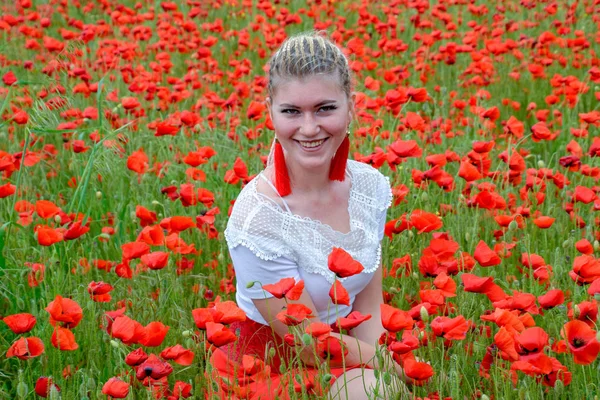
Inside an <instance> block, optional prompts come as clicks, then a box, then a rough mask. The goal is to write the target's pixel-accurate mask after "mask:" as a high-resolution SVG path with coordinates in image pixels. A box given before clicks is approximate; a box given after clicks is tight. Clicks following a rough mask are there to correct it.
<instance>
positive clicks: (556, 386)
mask: <svg viewBox="0 0 600 400" xmlns="http://www.w3.org/2000/svg"><path fill="white" fill-rule="evenodd" d="M564 388H565V384H564V383H563V381H561V380H560V379H557V380H556V382H555V383H554V392H555V393H556V394H557V395H559V396H560V394H561V393H562V391H563V389H564Z"/></svg>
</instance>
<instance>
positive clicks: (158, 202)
mask: <svg viewBox="0 0 600 400" xmlns="http://www.w3.org/2000/svg"><path fill="white" fill-rule="evenodd" d="M151 204H152V205H153V206H159V205H160V201H158V200H152V202H151Z"/></svg>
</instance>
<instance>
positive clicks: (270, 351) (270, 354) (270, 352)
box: [269, 347, 277, 358]
mask: <svg viewBox="0 0 600 400" xmlns="http://www.w3.org/2000/svg"><path fill="white" fill-rule="evenodd" d="M276 353H277V351H276V350H275V347H269V358H273V357H275V354H276Z"/></svg>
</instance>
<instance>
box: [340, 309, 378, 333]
mask: <svg viewBox="0 0 600 400" xmlns="http://www.w3.org/2000/svg"><path fill="white" fill-rule="evenodd" d="M369 319H371V314H367V315H362V314H361V313H360V312H359V311H352V312H351V313H350V314H348V315H347V316H346V317H339V318H338V319H337V320H336V325H337V327H338V328H339V329H340V330H342V329H345V330H347V331H349V330H351V329H353V328H356V327H357V326H359V325H360V324H362V323H363V322H365V321H367V320H369Z"/></svg>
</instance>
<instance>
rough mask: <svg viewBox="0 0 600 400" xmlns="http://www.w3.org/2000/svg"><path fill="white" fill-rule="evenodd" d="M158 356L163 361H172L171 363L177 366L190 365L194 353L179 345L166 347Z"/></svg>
mask: <svg viewBox="0 0 600 400" xmlns="http://www.w3.org/2000/svg"><path fill="white" fill-rule="evenodd" d="M160 356H161V357H162V358H163V359H165V360H173V362H175V363H177V364H179V365H192V361H194V352H193V351H191V350H188V349H186V348H184V347H183V346H182V345H180V344H176V345H175V346H172V347H167V348H166V349H164V350H163V351H161V352H160Z"/></svg>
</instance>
